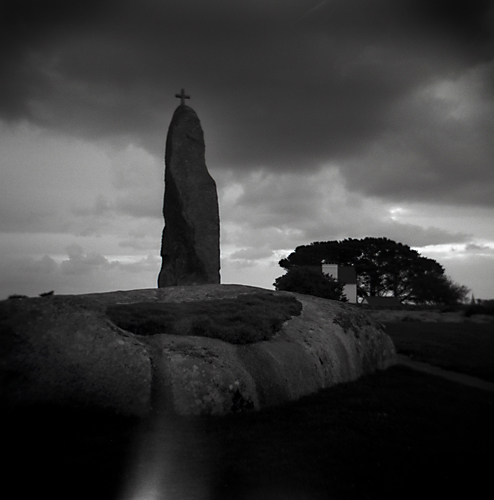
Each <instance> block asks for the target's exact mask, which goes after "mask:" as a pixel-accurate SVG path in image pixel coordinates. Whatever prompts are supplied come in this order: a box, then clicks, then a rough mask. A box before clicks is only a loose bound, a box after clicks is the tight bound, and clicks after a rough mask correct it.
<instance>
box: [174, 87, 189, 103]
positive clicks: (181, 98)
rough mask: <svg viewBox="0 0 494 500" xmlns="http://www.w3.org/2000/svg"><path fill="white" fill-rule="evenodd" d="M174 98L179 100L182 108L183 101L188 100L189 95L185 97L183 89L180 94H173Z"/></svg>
mask: <svg viewBox="0 0 494 500" xmlns="http://www.w3.org/2000/svg"><path fill="white" fill-rule="evenodd" d="M175 97H179V98H180V104H181V105H182V106H185V99H190V95H185V91H184V89H182V91H181V92H180V94H175Z"/></svg>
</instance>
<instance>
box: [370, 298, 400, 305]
mask: <svg viewBox="0 0 494 500" xmlns="http://www.w3.org/2000/svg"><path fill="white" fill-rule="evenodd" d="M362 303H363V304H369V305H370V306H380V307H396V306H401V302H400V299H398V298H396V297H365V298H364V300H363V301H362Z"/></svg>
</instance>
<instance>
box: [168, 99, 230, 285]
mask: <svg viewBox="0 0 494 500" xmlns="http://www.w3.org/2000/svg"><path fill="white" fill-rule="evenodd" d="M163 215H164V218H165V227H164V229H163V237H162V243H161V258H162V266H161V271H160V274H159V277H158V287H160V288H161V287H167V286H177V285H200V284H209V283H211V284H217V283H219V282H220V272H219V270H220V242H219V238H220V223H219V211H218V195H217V191H216V184H215V182H214V179H213V178H212V177H211V175H210V174H209V172H208V169H207V167H206V161H205V144H204V133H203V130H202V127H201V123H200V121H199V118H198V117H197V114H196V113H195V111H194V110H193V109H192V108H190V107H188V106H185V105H180V106H178V108H177V109H176V111H175V113H174V115H173V118H172V121H171V123H170V127H169V129H168V135H167V139H166V152H165V198H164V205H163Z"/></svg>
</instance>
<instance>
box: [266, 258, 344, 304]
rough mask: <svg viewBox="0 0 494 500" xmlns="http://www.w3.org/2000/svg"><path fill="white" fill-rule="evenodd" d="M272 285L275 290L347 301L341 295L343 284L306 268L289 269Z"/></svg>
mask: <svg viewBox="0 0 494 500" xmlns="http://www.w3.org/2000/svg"><path fill="white" fill-rule="evenodd" d="M273 285H274V287H275V289H276V290H284V291H287V292H297V293H304V294H306V295H315V296H316V297H322V298H323V299H333V300H341V301H343V302H346V300H347V299H346V297H345V296H344V294H343V286H344V284H343V283H338V282H337V281H336V280H335V279H334V278H332V277H331V276H326V275H324V274H322V272H320V271H317V270H314V269H310V268H306V267H298V266H297V267H293V268H291V269H289V270H288V271H287V273H286V274H285V275H283V276H280V277H279V278H276V280H275V282H274V283H273Z"/></svg>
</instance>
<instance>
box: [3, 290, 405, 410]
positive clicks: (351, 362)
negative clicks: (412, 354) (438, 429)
mask: <svg viewBox="0 0 494 500" xmlns="http://www.w3.org/2000/svg"><path fill="white" fill-rule="evenodd" d="M253 293H255V294H285V295H291V296H295V297H296V299H297V300H298V301H299V302H300V303H301V304H302V312H301V314H300V315H299V316H292V317H291V319H289V320H287V321H285V322H284V323H283V325H282V327H281V330H280V331H279V332H278V333H277V334H276V335H275V336H274V337H272V338H271V339H270V340H267V341H262V342H255V343H252V344H247V345H238V344H230V343H228V342H224V341H221V340H218V339H215V338H205V337H197V336H190V335H189V336H187V335H186V336H177V335H170V334H166V333H158V334H154V335H149V336H143V335H137V334H134V333H131V332H129V331H126V330H123V329H121V328H119V327H117V326H116V324H114V323H113V322H112V321H111V320H110V319H109V316H108V315H107V314H106V311H107V310H108V308H110V307H111V306H115V305H119V306H121V305H125V304H134V303H143V302H144V303H149V304H150V306H152V305H153V304H156V303H169V302H195V301H208V300H214V301H216V302H217V301H218V300H221V299H227V298H228V299H232V298H236V297H239V296H241V295H251V294H253ZM0 330H1V332H0V341H1V343H2V345H1V346H0V347H1V348H2V357H1V358H0V381H1V383H2V399H1V401H0V402H1V404H2V406H4V407H5V406H9V405H10V406H12V405H13V404H25V405H29V404H36V403H39V402H41V403H45V402H48V403H57V404H62V405H65V406H70V407H81V406H84V407H96V408H111V409H113V410H115V411H117V412H119V413H124V414H131V415H138V416H143V415H148V414H150V413H151V411H152V410H153V409H160V410H163V409H165V410H166V411H171V412H172V413H176V414H179V415H211V414H217V415H220V414H226V413H231V412H236V411H244V410H249V409H259V408H263V407H266V406H271V405H276V404H281V403H283V402H286V401H292V400H296V399H298V398H300V397H302V396H304V395H307V394H311V393H315V392H317V391H319V390H321V389H324V388H328V387H331V386H333V385H335V384H338V383H341V382H349V381H352V380H356V379H358V378H359V377H360V376H362V375H366V374H370V373H372V372H374V371H375V370H380V369H386V368H387V367H389V366H391V365H393V364H395V363H396V362H397V357H396V351H395V348H394V345H393V343H392V341H391V339H390V338H389V337H388V336H387V335H386V334H385V332H384V330H383V328H382V327H381V326H380V325H379V324H377V323H375V322H374V321H373V320H372V319H371V318H369V317H368V316H367V315H366V314H365V313H364V312H362V311H360V310H359V309H358V308H356V307H353V306H350V305H347V304H343V303H341V302H335V301H331V300H326V299H320V298H317V297H312V296H309V295H300V294H292V293H290V292H274V291H272V290H264V289H261V288H255V287H249V286H242V285H202V286H177V287H166V288H160V289H149V290H129V291H119V292H109V293H100V294H87V295H77V296H71V295H67V296H50V297H46V298H41V297H40V298H31V299H22V300H16V301H12V300H10V301H9V300H7V301H3V302H0Z"/></svg>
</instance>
